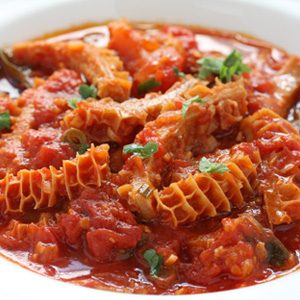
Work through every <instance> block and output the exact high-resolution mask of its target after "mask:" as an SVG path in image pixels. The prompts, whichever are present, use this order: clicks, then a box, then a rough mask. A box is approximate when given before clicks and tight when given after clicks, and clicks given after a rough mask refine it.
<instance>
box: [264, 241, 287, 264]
mask: <svg viewBox="0 0 300 300" xmlns="http://www.w3.org/2000/svg"><path fill="white" fill-rule="evenodd" d="M265 247H266V250H267V254H268V256H267V260H268V263H269V264H270V265H271V266H274V267H282V266H283V265H284V263H285V262H286V261H287V260H288V258H289V257H290V254H289V251H288V250H287V249H286V248H285V246H284V245H283V244H282V243H281V242H280V241H279V240H278V239H277V238H274V239H272V240H270V241H268V242H266V244H265Z"/></svg>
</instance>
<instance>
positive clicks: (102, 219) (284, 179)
mask: <svg viewBox="0 0 300 300" xmlns="http://www.w3.org/2000/svg"><path fill="white" fill-rule="evenodd" d="M0 54H1V60H0V61H1V68H0V70H1V71H0V72H1V77H0V157H1V160H0V249H1V254H2V255H3V256H5V257H8V258H9V259H11V260H13V261H15V262H17V263H18V264H20V265H22V266H25V267H26V268H28V269H30V270H33V271H36V272H38V273H40V274H43V275H45V276H49V277H54V278H56V279H60V280H63V281H66V282H71V283H75V284H78V285H82V286H87V287H92V288H97V289H108V290H113V291H122V292H130V293H143V294H192V293H205V292H211V291H220V290H227V289H234V288H239V287H244V286H248V285H253V284H257V283H261V282H266V281H269V280H272V279H273V278H276V277H280V276H282V275H284V274H287V273H289V272H291V271H294V270H296V269H297V268H298V266H299V253H300V252H299V251H300V243H299V241H300V136H299V130H298V129H299V104H297V102H298V101H297V100H300V97H299V91H300V59H299V57H296V56H294V55H290V54H288V53H287V52H286V51H284V50H282V49H280V48H278V47H275V46H273V45H271V44H269V43H267V42H264V41H261V40H258V39H256V38H253V37H250V36H247V35H244V34H240V33H231V32H225V31H221V30H213V29H207V28H201V27H196V26H195V27H191V26H178V25H171V24H141V23H139V24H138V23H129V22H128V21H126V20H117V21H112V22H109V23H107V24H85V25H83V26H79V27H76V28H72V29H69V30H65V31H61V32H56V33H53V34H50V35H46V36H43V37H40V38H37V39H35V40H32V41H26V42H22V43H17V44H14V45H12V46H11V47H9V48H5V49H2V50H1V52H0Z"/></svg>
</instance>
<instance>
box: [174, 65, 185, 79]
mask: <svg viewBox="0 0 300 300" xmlns="http://www.w3.org/2000/svg"><path fill="white" fill-rule="evenodd" d="M173 71H174V73H175V74H176V76H178V77H181V78H185V76H186V75H185V74H184V73H183V72H181V71H179V69H178V68H177V67H174V68H173Z"/></svg>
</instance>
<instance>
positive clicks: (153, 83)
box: [138, 78, 161, 94]
mask: <svg viewBox="0 0 300 300" xmlns="http://www.w3.org/2000/svg"><path fill="white" fill-rule="evenodd" d="M160 85H161V83H160V82H159V81H157V80H156V79H155V78H150V79H149V80H146V81H144V82H142V83H140V84H139V86H138V93H139V94H145V93H148V92H149V91H151V90H152V89H154V88H156V87H158V86H160Z"/></svg>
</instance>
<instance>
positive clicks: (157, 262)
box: [144, 249, 164, 277]
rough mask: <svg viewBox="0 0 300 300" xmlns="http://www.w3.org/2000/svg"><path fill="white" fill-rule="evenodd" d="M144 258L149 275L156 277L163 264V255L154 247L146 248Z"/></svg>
mask: <svg viewBox="0 0 300 300" xmlns="http://www.w3.org/2000/svg"><path fill="white" fill-rule="evenodd" d="M144 259H145V260H146V261H147V263H148V264H149V266H150V275H151V276H154V277H156V276H157V275H158V274H159V271H160V268H161V266H162V264H163V261H164V260H163V257H162V256H161V255H159V254H158V253H157V252H156V251H155V250H154V249H148V250H146V251H145V252H144Z"/></svg>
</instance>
